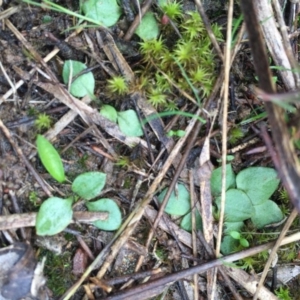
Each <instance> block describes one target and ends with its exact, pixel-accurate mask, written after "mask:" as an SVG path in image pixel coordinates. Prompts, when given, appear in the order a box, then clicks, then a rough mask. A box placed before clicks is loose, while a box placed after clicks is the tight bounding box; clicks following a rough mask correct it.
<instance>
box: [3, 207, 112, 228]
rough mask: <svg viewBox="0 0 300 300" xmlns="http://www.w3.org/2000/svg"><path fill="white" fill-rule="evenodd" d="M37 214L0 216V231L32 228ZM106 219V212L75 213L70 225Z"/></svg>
mask: <svg viewBox="0 0 300 300" xmlns="http://www.w3.org/2000/svg"><path fill="white" fill-rule="evenodd" d="M36 216H37V213H23V214H13V215H8V216H0V231H1V230H9V229H17V228H23V227H34V226H35V223H36ZM107 217H108V213H106V212H89V211H75V212H74V214H73V219H74V221H72V222H71V223H74V222H79V223H92V222H94V221H98V220H105V219H107Z"/></svg>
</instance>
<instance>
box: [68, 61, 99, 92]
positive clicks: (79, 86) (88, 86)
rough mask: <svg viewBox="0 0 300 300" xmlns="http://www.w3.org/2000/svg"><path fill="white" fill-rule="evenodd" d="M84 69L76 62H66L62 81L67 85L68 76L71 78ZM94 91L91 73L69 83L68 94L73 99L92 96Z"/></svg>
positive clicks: (84, 67) (83, 66)
mask: <svg viewBox="0 0 300 300" xmlns="http://www.w3.org/2000/svg"><path fill="white" fill-rule="evenodd" d="M85 69H86V65H85V64H83V63H81V62H80V61H76V60H67V61H65V63H64V67H63V73H62V76H63V80H64V83H65V84H68V83H69V79H70V78H69V77H70V74H71V76H72V78H73V77H74V76H75V75H77V74H78V73H80V72H82V71H83V70H85ZM94 89H95V79H94V75H93V73H92V72H88V73H86V74H83V75H81V76H79V77H78V78H77V79H75V80H74V81H73V82H72V83H71V87H70V93H71V94H72V95H73V96H75V97H84V96H86V95H89V96H93V95H94Z"/></svg>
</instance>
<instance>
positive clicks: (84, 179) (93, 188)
mask: <svg viewBox="0 0 300 300" xmlns="http://www.w3.org/2000/svg"><path fill="white" fill-rule="evenodd" d="M105 181H106V174H105V173H101V172H86V173H83V174H80V175H79V176H77V177H76V178H75V180H74V181H73V183H72V191H73V192H74V193H76V194H78V195H79V196H80V197H81V198H83V199H86V200H90V199H93V198H95V197H96V196H98V195H99V194H100V192H101V191H102V189H103V187H104V185H105Z"/></svg>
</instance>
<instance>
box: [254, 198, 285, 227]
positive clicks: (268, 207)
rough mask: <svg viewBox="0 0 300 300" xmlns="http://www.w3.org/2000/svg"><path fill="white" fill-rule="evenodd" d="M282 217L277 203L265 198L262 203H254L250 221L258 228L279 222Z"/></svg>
mask: <svg viewBox="0 0 300 300" xmlns="http://www.w3.org/2000/svg"><path fill="white" fill-rule="evenodd" d="M283 217H284V216H283V213H282V211H281V210H280V208H279V207H278V205H277V204H276V203H275V202H273V201H271V200H267V201H265V202H263V203H262V204H259V205H254V214H253V216H252V217H251V221H252V223H253V225H254V226H255V227H257V228H258V229H260V228H263V227H264V226H266V225H269V224H272V223H277V222H280V221H281V220H282V219H283Z"/></svg>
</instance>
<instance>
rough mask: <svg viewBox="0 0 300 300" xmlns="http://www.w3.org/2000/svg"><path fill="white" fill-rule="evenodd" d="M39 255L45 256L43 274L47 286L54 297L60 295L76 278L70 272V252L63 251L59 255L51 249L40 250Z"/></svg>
mask: <svg viewBox="0 0 300 300" xmlns="http://www.w3.org/2000/svg"><path fill="white" fill-rule="evenodd" d="M39 256H40V257H44V256H46V263H45V268H44V275H45V276H46V278H47V286H48V288H49V289H50V290H51V291H52V292H53V296H54V297H55V298H56V297H59V296H62V295H63V294H64V293H65V292H66V291H67V289H68V288H69V287H70V286H72V285H73V284H74V282H75V280H76V277H75V276H74V275H73V274H72V259H71V257H72V256H71V253H70V252H68V251H65V252H64V253H63V254H61V255H56V254H54V253H52V252H51V251H48V250H42V251H41V253H40V255H39Z"/></svg>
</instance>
